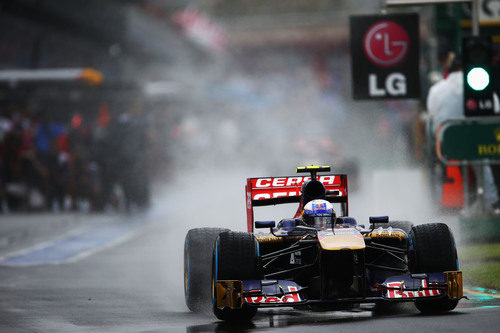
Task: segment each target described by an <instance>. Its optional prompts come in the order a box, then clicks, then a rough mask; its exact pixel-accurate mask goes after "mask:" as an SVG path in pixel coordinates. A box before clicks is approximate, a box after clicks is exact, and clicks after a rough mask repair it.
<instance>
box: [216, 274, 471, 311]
mask: <svg viewBox="0 0 500 333" xmlns="http://www.w3.org/2000/svg"><path fill="white" fill-rule="evenodd" d="M373 287H374V289H375V290H376V291H378V293H376V295H374V296H370V297H348V298H334V299H321V300H318V299H308V298H307V291H306V288H303V287H301V286H300V285H298V284H297V283H295V282H293V281H289V280H243V281H241V280H218V281H217V283H216V305H217V307H218V308H221V309H222V308H225V307H229V308H231V309H239V308H241V307H242V306H243V305H244V304H248V305H249V306H258V307H286V306H298V305H307V304H318V303H322V304H328V303H375V302H380V301H390V302H409V301H415V300H419V299H424V298H425V299H431V298H441V297H445V296H447V297H448V298H450V299H460V298H462V296H463V285H462V272H461V271H448V272H443V273H428V274H409V275H399V276H392V277H390V278H388V279H387V280H386V281H384V283H381V284H377V285H375V286H373Z"/></svg>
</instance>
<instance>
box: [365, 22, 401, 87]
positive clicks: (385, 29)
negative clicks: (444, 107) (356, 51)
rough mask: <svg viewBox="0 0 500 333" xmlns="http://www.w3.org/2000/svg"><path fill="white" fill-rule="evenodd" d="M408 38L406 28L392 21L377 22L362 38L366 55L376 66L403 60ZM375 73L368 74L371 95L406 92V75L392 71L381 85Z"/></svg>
mask: <svg viewBox="0 0 500 333" xmlns="http://www.w3.org/2000/svg"><path fill="white" fill-rule="evenodd" d="M409 46H410V38H409V36H408V33H407V32H406V30H405V29H404V28H403V27H402V26H400V25H399V24H397V23H394V22H392V21H382V22H377V23H376V24H374V25H373V26H371V27H370V28H369V29H368V30H367V32H366V34H365V36H364V38H363V50H364V52H365V55H366V57H367V58H368V59H369V60H370V61H371V62H372V63H373V64H374V65H376V66H378V67H383V68H391V67H394V66H397V65H399V64H400V63H401V62H403V61H404V60H405V58H406V56H407V55H408V51H409ZM378 81H379V78H378V77H377V75H376V74H374V73H370V74H369V75H368V93H369V95H370V96H373V97H381V96H386V95H389V96H400V95H405V94H406V87H407V85H406V77H405V76H404V75H403V74H402V73H398V72H394V73H391V74H389V75H387V77H386V78H385V84H384V86H382V87H379V85H378Z"/></svg>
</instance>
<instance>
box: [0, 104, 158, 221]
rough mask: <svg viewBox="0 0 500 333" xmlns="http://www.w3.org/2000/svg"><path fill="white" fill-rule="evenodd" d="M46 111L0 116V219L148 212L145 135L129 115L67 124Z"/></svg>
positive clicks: (13, 110) (79, 118)
mask: <svg viewBox="0 0 500 333" xmlns="http://www.w3.org/2000/svg"><path fill="white" fill-rule="evenodd" d="M48 111H49V110H39V111H36V112H31V111H30V110H28V109H27V108H24V107H12V106H9V107H7V108H5V109H3V110H2V112H0V211H1V212H4V213H7V212H11V211H20V210H23V211H26V210H36V211H39V210H51V211H69V210H79V211H103V210H118V209H121V210H131V209H141V208H145V207H147V205H148V204H149V196H150V194H149V192H150V191H149V179H148V176H149V175H148V165H147V164H148V162H147V156H146V154H147V142H146V141H147V132H146V128H147V127H146V126H145V124H143V123H142V120H141V118H140V117H139V115H138V112H137V110H135V109H134V107H132V108H131V109H130V110H128V111H127V112H125V113H122V114H120V115H117V116H116V117H111V116H110V112H109V109H108V108H107V107H106V105H103V106H101V108H100V109H99V113H98V115H96V117H93V118H94V119H87V118H86V117H85V116H83V115H82V114H79V113H76V114H74V115H73V116H72V117H71V118H70V119H69V120H66V121H64V120H63V121H61V120H57V119H54V117H53V116H52V117H49V115H52V114H53V113H50V112H48Z"/></svg>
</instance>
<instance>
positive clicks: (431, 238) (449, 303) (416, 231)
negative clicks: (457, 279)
mask: <svg viewBox="0 0 500 333" xmlns="http://www.w3.org/2000/svg"><path fill="white" fill-rule="evenodd" d="M456 270H458V257H457V248H456V246H455V240H454V239H453V235H452V233H451V231H450V229H449V228H448V226H447V225H446V224H443V223H431V224H422V225H417V226H414V227H413V228H412V229H411V232H410V271H411V273H436V272H444V271H456ZM457 304H458V300H452V299H449V298H448V297H445V298H439V299H435V300H422V301H415V306H416V307H417V309H418V310H419V311H420V312H422V313H428V314H435V313H441V312H446V311H450V310H453V309H454V308H455V307H456V306H457Z"/></svg>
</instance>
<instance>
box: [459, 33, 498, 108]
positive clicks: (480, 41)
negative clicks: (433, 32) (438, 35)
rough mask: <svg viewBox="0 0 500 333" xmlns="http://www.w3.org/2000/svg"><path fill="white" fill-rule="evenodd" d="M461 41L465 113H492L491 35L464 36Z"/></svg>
mask: <svg viewBox="0 0 500 333" xmlns="http://www.w3.org/2000/svg"><path fill="white" fill-rule="evenodd" d="M462 42H463V43H462V53H463V57H462V68H463V78H464V112H465V115H466V116H472V117H474V116H490V115H493V114H494V103H493V86H494V82H493V80H494V74H493V73H492V70H493V64H492V45H491V37H465V38H464V39H463V41H462Z"/></svg>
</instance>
